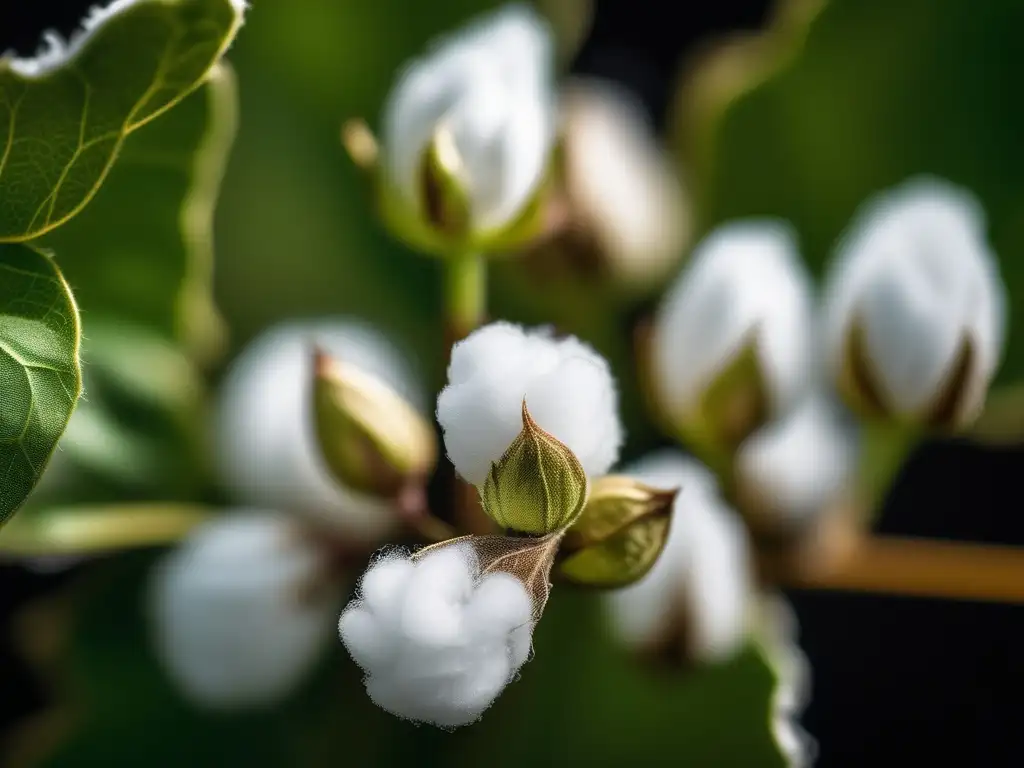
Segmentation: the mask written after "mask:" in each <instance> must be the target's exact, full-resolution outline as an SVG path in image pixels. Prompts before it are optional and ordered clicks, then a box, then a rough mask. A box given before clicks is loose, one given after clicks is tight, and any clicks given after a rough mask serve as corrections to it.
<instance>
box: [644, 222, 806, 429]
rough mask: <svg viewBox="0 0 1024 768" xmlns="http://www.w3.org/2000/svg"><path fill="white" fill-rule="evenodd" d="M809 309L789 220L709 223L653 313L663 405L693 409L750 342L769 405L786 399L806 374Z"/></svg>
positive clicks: (800, 389)
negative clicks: (709, 230) (707, 231)
mask: <svg viewBox="0 0 1024 768" xmlns="http://www.w3.org/2000/svg"><path fill="white" fill-rule="evenodd" d="M813 308H814V296H813V289H812V284H811V278H810V275H809V274H808V273H807V271H806V268H805V267H804V265H803V262H802V261H801V259H800V254H799V252H798V251H797V247H796V241H795V238H794V235H793V233H792V230H791V228H790V227H789V226H788V225H785V224H783V223H782V222H778V221H773V220H757V219H752V220H744V221H738V222H735V223H732V224H725V225H723V226H721V227H719V228H718V229H716V230H714V231H713V232H712V233H711V234H709V235H708V236H707V237H705V238H704V239H703V240H702V241H701V242H700V243H698V245H697V247H696V248H695V249H694V252H693V255H692V256H691V261H690V263H689V264H688V265H687V267H686V268H685V269H684V271H683V272H682V274H681V275H680V276H679V278H678V279H677V281H676V282H675V284H674V285H673V286H672V287H671V288H670V289H669V291H668V293H667V294H666V296H665V298H664V299H663V301H662V304H661V306H660V308H659V310H658V314H657V316H656V318H655V325H654V334H653V338H652V341H651V365H652V375H653V376H654V381H655V385H656V391H657V393H658V395H659V397H660V398H661V399H662V401H663V405H664V407H665V409H666V411H667V412H668V413H669V414H672V415H675V416H680V415H685V414H688V413H690V412H691V411H692V410H693V409H694V408H696V407H697V405H698V404H699V402H700V399H701V396H702V395H703V393H704V392H705V391H706V389H707V388H708V387H709V386H710V385H711V384H712V383H713V382H714V381H715V379H716V378H717V377H718V375H719V374H721V373H722V372H723V370H724V369H725V368H726V367H727V366H728V364H729V363H730V362H732V361H733V360H734V359H735V357H736V355H737V354H739V353H740V352H741V351H742V349H743V348H744V346H745V345H746V344H749V343H751V342H756V353H757V360H758V362H759V369H760V373H761V376H762V379H763V381H764V384H765V386H766V389H767V395H768V397H769V403H770V405H771V406H772V407H773V409H774V410H775V411H776V412H781V411H783V410H785V409H786V408H788V407H790V406H791V405H792V404H793V403H795V402H796V401H797V400H799V398H800V397H801V396H802V395H803V393H804V392H805V389H806V385H807V381H808V378H809V371H810V369H811V361H812V357H813V353H814V347H815V343H816V342H815V339H814V336H813V334H812V325H813V322H812V321H813Z"/></svg>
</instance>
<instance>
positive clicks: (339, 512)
mask: <svg viewBox="0 0 1024 768" xmlns="http://www.w3.org/2000/svg"><path fill="white" fill-rule="evenodd" d="M314 345H318V346H320V347H321V348H322V349H324V350H325V351H326V352H327V353H328V354H330V355H332V356H333V357H335V358H337V359H339V360H340V361H342V362H344V363H349V364H351V365H353V366H357V367H359V368H361V369H362V370H364V371H367V372H368V373H372V374H374V375H376V376H378V377H379V378H381V379H382V380H383V381H385V382H386V383H388V384H389V385H391V386H392V387H393V388H394V389H395V390H396V391H397V392H399V394H401V395H403V396H404V397H405V398H406V399H407V400H408V401H409V402H411V403H412V404H413V405H415V406H416V407H418V408H420V409H421V410H423V396H422V393H421V391H420V390H419V388H418V387H417V386H416V381H415V377H414V376H413V374H412V372H411V371H410V369H409V368H408V366H407V365H406V363H405V361H404V360H403V358H402V357H401V355H400V354H399V353H398V351H397V350H396V349H395V348H394V347H393V346H392V345H391V344H390V343H389V342H388V340H387V339H386V338H385V337H383V336H382V335H381V334H380V333H378V332H377V331H375V330H374V329H373V328H371V327H369V326H367V325H363V324H361V323H358V322H353V321H350V320H318V321H299V322H288V323H283V324H281V325H278V326H275V327H273V328H271V329H270V330H268V331H266V332H265V333H264V334H263V335H261V336H260V337H258V338H257V339H256V340H254V341H253V342H252V343H251V344H250V345H249V346H248V347H246V348H245V349H244V350H243V351H242V354H241V355H239V357H238V358H237V359H236V360H235V361H234V363H233V364H232V367H231V370H230V371H229V372H228V375H227V377H226V378H225V380H224V382H223V384H222V387H221V391H220V398H219V403H218V412H217V420H216V449H217V451H216V454H217V455H216V458H217V461H218V464H219V469H220V471H221V477H222V479H223V481H224V483H225V485H226V486H227V487H228V489H229V491H230V492H231V493H232V495H233V496H234V498H235V500H236V501H237V502H239V503H242V504H247V505H250V506H255V507H262V508H269V509H280V510H285V511H288V512H296V513H298V514H302V515H306V516H308V517H310V518H312V519H315V520H317V521H318V522H320V523H326V524H328V525H330V526H332V527H333V528H334V529H336V530H337V531H338V532H340V533H342V534H344V535H346V536H349V537H351V538H354V539H360V540H365V541H374V540H378V539H379V538H380V537H383V536H385V535H387V534H388V533H389V532H390V531H391V530H392V529H393V528H394V527H395V525H396V517H395V515H394V513H393V511H392V510H391V508H390V507H389V506H388V505H387V504H385V503H384V502H381V501H379V500H377V499H373V498H371V497H368V496H364V495H362V494H357V493H356V492H354V491H351V490H349V489H347V488H344V487H342V486H341V485H340V484H339V483H338V482H337V480H335V478H334V477H333V476H332V475H331V474H330V471H329V470H328V469H327V467H326V466H325V464H324V463H323V459H322V457H321V456H320V452H319V448H318V446H317V441H316V434H315V430H314V426H313V422H312V404H311V397H312V391H311V388H312V384H311V381H312V379H311V377H312V358H311V354H312V349H313V346H314Z"/></svg>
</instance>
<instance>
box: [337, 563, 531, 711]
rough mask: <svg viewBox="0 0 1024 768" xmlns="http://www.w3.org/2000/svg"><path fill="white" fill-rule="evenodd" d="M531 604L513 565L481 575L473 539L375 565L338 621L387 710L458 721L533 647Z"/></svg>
mask: <svg viewBox="0 0 1024 768" xmlns="http://www.w3.org/2000/svg"><path fill="white" fill-rule="evenodd" d="M532 609H533V608H532V603H531V600H530V597H529V595H528V594H527V592H526V589H525V587H524V586H523V584H522V582H520V581H519V580H518V579H516V578H515V577H514V576H512V575H511V574H508V573H492V574H487V575H485V576H482V577H481V575H480V572H479V564H478V560H477V555H476V552H475V550H474V549H473V547H472V546H471V545H469V544H466V543H460V544H451V545H448V546H445V547H441V548H439V549H436V550H433V551H432V552H429V553H427V554H425V555H423V556H422V557H421V558H418V559H414V558H410V557H409V556H408V555H407V554H406V553H405V552H402V551H395V552H392V553H390V554H388V555H385V556H383V557H381V558H380V559H378V560H377V561H376V562H374V563H372V564H371V566H370V568H369V569H368V570H367V572H366V574H365V575H364V576H363V579H362V581H361V583H360V585H359V593H358V595H357V597H356V598H355V599H354V600H353V601H352V602H351V603H350V604H349V606H348V607H347V608H346V609H345V612H344V613H343V614H342V615H341V619H340V621H339V622H338V631H339V634H340V635H341V640H342V642H343V643H344V644H345V647H346V648H347V649H348V652H349V653H350V654H351V656H352V659H353V660H354V661H355V662H356V663H357V664H358V665H359V666H360V667H361V668H362V669H363V670H364V671H365V672H366V690H367V693H368V694H369V695H370V698H371V699H373V701H374V703H376V704H377V705H378V706H380V707H381V708H382V709H384V710H386V711H388V712H391V713H392V714H394V715H397V716H399V717H402V718H406V719H409V720H413V721H416V722H425V723H432V724H434V725H437V726H440V727H442V728H455V727H458V726H462V725H467V724H469V723H472V722H474V721H475V720H477V719H478V718H479V717H480V716H481V714H483V712H484V710H486V709H487V708H488V707H489V706H490V705H491V704H492V703H493V702H494V700H495V699H496V698H497V697H498V695H499V694H500V693H501V691H502V690H503V689H504V688H505V686H506V685H508V684H509V683H510V682H511V681H512V680H513V679H514V677H515V676H516V674H517V673H518V671H519V668H520V667H521V666H522V665H523V663H524V662H526V660H527V658H528V657H529V655H530V648H531V633H532V630H533V622H532Z"/></svg>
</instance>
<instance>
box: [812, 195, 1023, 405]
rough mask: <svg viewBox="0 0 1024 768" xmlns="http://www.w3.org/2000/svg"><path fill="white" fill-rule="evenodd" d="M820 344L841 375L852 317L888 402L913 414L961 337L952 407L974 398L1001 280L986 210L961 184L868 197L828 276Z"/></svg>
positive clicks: (996, 335) (994, 354)
mask: <svg viewBox="0 0 1024 768" xmlns="http://www.w3.org/2000/svg"><path fill="white" fill-rule="evenodd" d="M825 299H826V300H825V330H826V334H827V337H826V341H827V345H826V348H827V350H828V353H829V362H830V366H831V369H832V371H833V373H835V374H837V375H838V374H839V372H840V370H841V367H842V360H843V356H844V355H845V354H846V352H847V347H848V345H847V344H846V342H845V340H846V338H847V335H848V334H849V333H850V331H851V328H852V326H853V324H854V323H859V324H860V326H861V331H862V333H863V342H864V348H865V349H864V351H865V354H866V357H867V364H868V367H869V370H870V371H871V373H872V374H873V376H874V378H875V379H876V384H877V385H878V386H879V387H880V388H881V392H880V393H879V394H880V395H881V397H882V398H883V399H884V401H885V403H886V405H887V406H889V407H891V408H893V409H894V410H895V411H896V412H897V413H901V414H907V415H917V414H920V413H921V412H922V411H924V410H925V409H927V408H928V407H929V406H931V405H932V404H933V403H934V401H935V400H936V399H937V398H938V396H939V393H940V392H941V388H942V386H943V384H944V382H945V381H946V380H947V378H948V376H949V375H950V372H951V370H952V368H953V366H954V363H955V361H956V359H957V355H958V353H959V352H960V349H961V346H962V344H963V343H964V342H965V341H969V342H970V344H971V349H972V368H971V371H970V373H969V376H968V382H967V396H966V397H965V398H964V401H963V404H962V407H961V409H960V411H961V413H960V415H963V416H965V415H968V414H970V413H972V412H973V411H975V410H977V408H978V407H980V404H981V401H982V399H983V398H984V394H985V391H986V389H987V386H988V383H989V381H990V379H991V378H992V375H993V374H994V372H995V370H996V367H997V366H998V363H999V359H1000V356H1001V353H1002V348H1003V337H1004V334H1005V324H1006V313H1007V307H1006V295H1005V288H1004V286H1003V283H1002V280H1001V278H1000V275H999V268H998V263H997V261H996V258H995V255H994V254H993V253H992V250H991V248H990V247H989V245H988V242H987V239H986V232H985V214H984V211H983V210H982V208H981V205H980V203H979V202H978V200H977V199H976V198H975V197H974V196H973V195H972V194H971V193H969V192H968V191H966V190H964V189H961V188H958V187H955V186H953V185H952V184H949V183H948V182H945V181H941V180H939V179H932V178H927V177H925V178H916V179H912V180H910V181H907V182H905V183H904V184H902V185H901V186H899V187H896V188H894V189H892V190H889V191H887V192H885V193H882V194H880V195H878V196H877V197H875V198H873V199H872V200H870V201H869V202H868V203H867V204H865V206H864V207H863V208H862V209H861V211H860V212H859V213H858V215H857V217H856V218H855V220H854V222H853V224H852V225H851V226H850V228H849V231H848V232H847V233H846V234H845V235H844V237H843V239H842V240H841V242H840V246H839V248H838V250H837V254H836V258H835V262H834V264H833V265H832V266H831V268H830V270H829V273H828V275H827V279H826V296H825Z"/></svg>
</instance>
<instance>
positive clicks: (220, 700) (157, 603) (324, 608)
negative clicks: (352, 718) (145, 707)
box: [148, 510, 340, 710]
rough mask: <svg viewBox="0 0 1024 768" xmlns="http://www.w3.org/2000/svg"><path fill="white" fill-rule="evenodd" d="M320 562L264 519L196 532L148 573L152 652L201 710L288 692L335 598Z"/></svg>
mask: <svg viewBox="0 0 1024 768" xmlns="http://www.w3.org/2000/svg"><path fill="white" fill-rule="evenodd" d="M326 565H327V564H326V562H325V558H324V555H323V554H322V553H320V552H319V551H318V550H316V549H315V548H314V547H313V546H312V545H311V544H310V543H309V542H308V541H304V540H302V539H301V538H300V536H299V535H298V532H297V531H296V529H295V528H294V527H293V525H292V523H291V521H290V520H289V519H288V518H287V517H286V516H283V515H280V514H277V513H272V512H261V511H253V510H241V511H235V512H232V513H228V514H226V515H224V516H223V517H220V518H217V519H215V520H213V521H212V522H209V523H207V524H205V525H203V526H202V527H200V528H198V529H196V530H195V531H194V532H193V533H191V534H190V535H189V537H188V538H187V539H186V540H185V541H184V542H183V543H182V544H181V545H180V546H179V547H178V548H177V549H175V550H172V551H171V552H170V553H168V554H167V555H166V556H165V558H164V559H163V560H162V561H161V562H160V563H158V564H157V566H156V568H155V570H154V572H153V573H152V581H151V583H150V589H149V596H148V597H149V605H148V608H149V613H150V617H151V623H152V632H153V637H154V642H155V649H156V652H157V654H158V657H159V658H160V660H161V662H162V663H163V666H164V668H165V669H166V671H167V673H168V674H169V675H170V677H171V678H172V680H173V681H174V682H175V683H176V684H177V685H178V687H179V688H180V690H181V691H182V693H183V694H184V695H185V696H187V697H188V698H189V699H190V700H192V701H193V702H194V703H196V704H197V705H199V706H201V707H205V708H211V709H224V710H227V709H242V708H253V707H260V706H267V705H271V704H273V703H275V702H277V701H279V700H280V699H282V698H283V697H285V696H287V695H288V694H289V693H291V692H292V690H294V689H295V688H296V687H297V686H298V685H299V684H300V683H301V682H302V678H303V676H304V675H305V674H306V673H307V672H308V671H309V669H310V668H311V667H312V665H313V664H314V663H315V662H316V660H317V658H318V656H319V654H320V653H321V652H322V651H323V649H324V648H325V645H326V643H327V642H328V641H329V638H330V636H331V625H332V623H333V621H334V616H335V615H337V614H336V611H337V609H338V604H339V602H340V593H339V590H338V589H337V586H336V585H332V584H331V583H329V582H324V581H323V578H324V576H325V573H326V571H325V567H326Z"/></svg>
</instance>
